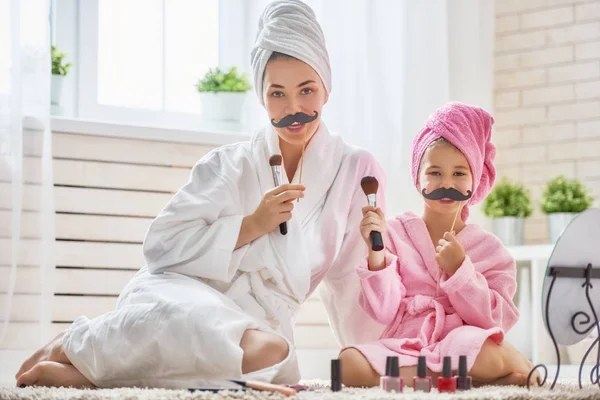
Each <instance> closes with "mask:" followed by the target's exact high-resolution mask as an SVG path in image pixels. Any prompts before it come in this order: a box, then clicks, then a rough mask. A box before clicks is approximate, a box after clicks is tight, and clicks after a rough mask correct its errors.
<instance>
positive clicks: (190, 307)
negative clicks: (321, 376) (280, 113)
mask: <svg viewBox="0 0 600 400" xmlns="http://www.w3.org/2000/svg"><path fill="white" fill-rule="evenodd" d="M278 143H279V142H278V137H277V135H276V133H275V132H274V131H273V130H272V128H270V127H269V128H265V129H262V130H259V131H258V132H256V133H255V134H254V136H253V137H252V139H251V141H249V142H241V143H236V144H232V145H228V146H223V147H220V148H218V149H215V150H213V151H212V152H210V153H209V154H207V155H206V156H205V157H204V158H202V159H201V160H200V161H199V162H198V163H197V164H196V166H195V167H194V168H193V170H192V172H191V176H190V180H189V181H188V183H187V184H185V185H184V186H183V187H182V188H181V189H180V190H179V191H178V192H177V193H176V194H175V196H174V197H173V199H172V200H171V201H170V202H169V204H167V206H166V207H165V209H164V210H163V211H162V212H161V213H160V214H159V215H158V217H157V218H156V219H155V220H154V221H153V222H152V224H151V226H150V228H149V231H148V233H147V236H146V239H145V242H144V248H143V249H144V255H145V257H146V261H147V266H146V267H144V268H142V269H141V270H140V272H139V273H138V274H137V275H136V276H135V277H134V278H133V280H132V281H131V282H130V283H129V284H128V285H127V286H126V287H125V288H124V290H123V292H122V293H121V296H120V297H119V301H118V303H117V308H116V310H115V311H111V312H109V313H106V314H104V315H102V316H100V317H98V318H95V319H92V320H90V319H88V318H85V317H80V318H78V319H77V320H76V321H75V322H74V323H73V326H72V327H71V328H70V329H69V330H68V331H67V333H66V334H65V336H64V340H63V345H64V349H65V352H66V354H67V356H68V358H69V359H70V360H71V362H72V363H73V365H75V367H77V369H78V370H79V371H81V373H82V374H83V375H85V376H86V377H87V378H88V379H89V380H90V381H91V382H93V383H94V384H96V385H97V386H100V387H116V386H149V387H168V388H187V387H193V386H197V385H202V384H212V383H215V382H220V381H221V380H224V379H233V378H240V377H242V378H246V379H257V380H262V381H268V382H276V383H288V384H291V383H296V382H297V381H298V380H299V379H300V376H299V371H298V366H297V361H296V357H295V351H294V346H293V343H294V339H293V331H292V329H293V324H294V317H295V315H296V313H297V312H298V310H299V308H300V306H301V304H302V303H303V301H304V300H306V298H307V297H308V296H309V295H310V294H311V293H312V292H313V290H314V289H315V288H316V287H317V285H318V284H319V283H320V282H321V281H323V280H324V281H325V283H326V285H322V292H321V298H322V300H323V302H324V304H325V306H326V308H327V311H328V313H329V318H330V322H331V324H332V327H333V328H334V331H335V333H336V336H337V337H338V339H339V341H340V344H341V345H348V344H351V343H363V342H366V341H371V340H375V339H377V338H378V337H379V335H380V333H381V331H382V328H383V327H382V326H380V325H378V324H376V323H375V322H373V321H372V320H371V319H370V318H368V316H367V315H366V314H365V313H364V312H363V311H362V310H361V309H360V308H359V307H358V303H357V298H358V291H359V285H358V278H357V277H356V274H355V272H354V267H355V266H356V265H358V264H359V263H360V262H361V260H362V259H363V258H364V256H365V255H366V251H367V248H366V245H365V244H364V243H363V242H362V239H361V238H360V233H359V224H360V220H361V218H362V213H361V208H362V207H363V206H365V205H366V203H367V201H366V197H365V195H364V193H363V192H362V189H361V187H360V180H361V178H362V177H363V176H366V175H371V176H376V177H377V178H378V179H379V181H380V183H381V184H380V188H381V190H380V193H382V192H383V187H384V176H383V174H382V171H381V169H380V167H379V165H378V164H377V162H376V161H375V160H374V158H373V156H372V155H370V154H369V153H368V152H366V151H364V150H362V149H359V148H356V147H352V146H349V145H347V144H345V143H343V141H342V139H341V138H340V137H339V136H333V135H331V134H330V133H329V132H328V130H327V128H326V127H325V125H324V124H323V123H321V125H320V127H319V130H318V131H317V133H316V134H315V135H314V137H313V139H312V140H311V142H310V144H309V145H308V147H307V148H306V150H305V158H304V166H303V176H302V183H303V184H304V185H305V186H306V190H305V196H304V198H302V199H301V200H300V202H297V203H294V210H293V212H292V219H291V220H290V221H288V233H287V235H281V234H280V232H279V229H276V230H274V231H273V232H271V233H269V234H267V235H264V236H262V237H260V238H258V239H256V240H255V241H253V242H252V243H250V244H248V245H246V246H243V247H241V248H239V249H237V250H234V247H235V244H236V242H237V239H238V235H239V231H240V226H241V223H242V219H243V218H244V216H246V215H249V214H251V213H252V212H254V211H255V210H256V208H257V206H258V205H259V203H260V201H261V200H262V198H263V196H264V193H265V192H267V191H268V190H271V189H272V188H273V187H274V183H273V178H272V173H271V168H270V166H269V162H268V160H269V157H270V156H271V155H273V154H280V150H279V144H278ZM282 171H284V169H283V168H282ZM298 175H299V169H298V171H297V172H296V176H295V177H294V178H293V180H292V183H297V182H298ZM282 178H283V181H284V183H288V179H287V177H286V174H285V173H282ZM379 201H380V203H379V205H380V206H384V196H383V195H381V196H379ZM247 329H260V330H264V331H267V332H273V333H276V334H278V335H280V336H281V337H283V338H284V339H285V340H286V341H287V342H288V344H289V346H290V353H289V355H288V357H287V358H286V359H285V360H284V361H283V362H281V363H280V364H277V365H275V366H273V367H270V368H267V369H264V370H260V371H256V372H253V373H251V374H246V375H243V374H242V372H241V364H242V355H243V353H242V350H241V348H240V340H241V337H242V335H243V334H244V332H245V331H246V330H247ZM323 362H324V363H328V362H329V360H323Z"/></svg>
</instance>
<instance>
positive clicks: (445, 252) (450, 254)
mask: <svg viewBox="0 0 600 400" xmlns="http://www.w3.org/2000/svg"><path fill="white" fill-rule="evenodd" d="M435 251H436V253H437V254H436V255H435V259H436V261H437V262H438V265H439V266H440V268H441V269H442V270H443V271H444V272H446V273H447V274H448V275H449V276H452V275H454V273H455V272H456V271H457V270H458V269H459V268H460V266H461V265H462V263H463V262H464V261H465V249H464V247H463V246H462V244H460V242H459V241H458V239H456V236H455V235H454V233H450V232H446V233H444V238H443V239H440V241H439V245H438V246H437V247H436V248H435Z"/></svg>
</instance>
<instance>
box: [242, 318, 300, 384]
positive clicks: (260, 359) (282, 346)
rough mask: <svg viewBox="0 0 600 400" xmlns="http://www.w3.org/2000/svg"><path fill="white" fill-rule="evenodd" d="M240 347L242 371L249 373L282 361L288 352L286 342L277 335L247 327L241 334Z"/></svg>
mask: <svg viewBox="0 0 600 400" xmlns="http://www.w3.org/2000/svg"><path fill="white" fill-rule="evenodd" d="M240 347H241V348H242V350H243V351H244V356H243V359H242V372H243V373H250V372H254V371H259V370H261V369H264V368H268V367H272V366H273V365H277V364H279V363H281V362H283V361H284V360H285V359H286V358H287V356H288V354H289V352H290V348H289V346H288V343H287V342H286V341H285V340H284V339H283V338H281V337H280V336H278V335H275V334H273V333H269V332H263V331H259V330H254V329H249V330H247V331H246V332H245V333H244V335H243V336H242V340H241V342H240Z"/></svg>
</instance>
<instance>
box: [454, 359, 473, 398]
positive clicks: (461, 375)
mask: <svg viewBox="0 0 600 400" xmlns="http://www.w3.org/2000/svg"><path fill="white" fill-rule="evenodd" d="M456 389H457V390H471V377H470V376H469V371H468V370H467V356H460V358H459V359H458V376H457V377H456Z"/></svg>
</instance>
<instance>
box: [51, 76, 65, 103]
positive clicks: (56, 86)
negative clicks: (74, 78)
mask: <svg viewBox="0 0 600 400" xmlns="http://www.w3.org/2000/svg"><path fill="white" fill-rule="evenodd" d="M64 81H65V77H64V76H62V75H52V82H51V94H50V104H52V105H56V106H58V105H60V96H61V95H62V88H63V83H64Z"/></svg>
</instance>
